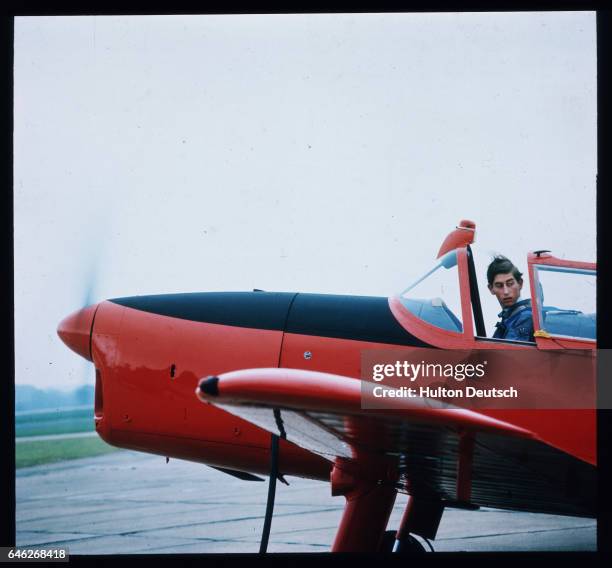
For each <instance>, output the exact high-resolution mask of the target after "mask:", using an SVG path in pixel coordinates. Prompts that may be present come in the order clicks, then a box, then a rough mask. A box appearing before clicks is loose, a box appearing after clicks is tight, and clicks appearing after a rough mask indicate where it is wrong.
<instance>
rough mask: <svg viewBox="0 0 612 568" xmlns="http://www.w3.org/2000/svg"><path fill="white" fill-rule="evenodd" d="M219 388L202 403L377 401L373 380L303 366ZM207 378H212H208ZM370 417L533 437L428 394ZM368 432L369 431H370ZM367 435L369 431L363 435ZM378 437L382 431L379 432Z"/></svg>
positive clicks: (310, 406) (231, 378) (244, 376)
mask: <svg viewBox="0 0 612 568" xmlns="http://www.w3.org/2000/svg"><path fill="white" fill-rule="evenodd" d="M218 378H219V383H218V392H217V394H214V395H210V394H204V393H203V392H202V391H201V390H200V388H199V385H198V388H197V389H196V395H197V397H198V398H199V399H200V400H201V401H202V402H213V403H215V402H216V403H219V404H235V405H241V404H246V405H255V406H266V407H270V408H274V407H281V408H293V409H301V410H314V411H317V410H319V411H326V412H333V413H338V414H355V415H359V414H364V411H363V405H364V401H367V400H370V401H372V400H374V396H373V394H372V389H373V388H374V385H373V384H372V383H363V382H362V381H360V380H356V379H353V378H351V377H343V376H340V375H332V374H330V373H319V372H315V371H305V370H301V369H276V368H267V369H266V368H263V369H245V370H242V371H233V372H229V373H225V374H221V375H219V377H218ZM205 380H207V379H206V378H204V379H202V381H205ZM367 415H368V416H382V417H386V418H397V419H399V420H407V421H412V422H422V423H424V424H438V425H440V426H441V427H442V426H450V427H456V428H464V429H468V430H478V431H482V432H493V433H498V434H503V435H507V436H517V437H521V438H533V437H534V436H533V435H532V433H531V432H529V431H528V430H525V429H523V428H517V427H515V426H514V425H512V424H510V423H506V422H502V421H499V420H496V419H494V418H491V417H489V416H485V415H483V414H481V413H479V412H473V411H470V410H466V409H460V408H454V409H453V408H432V407H431V406H429V405H428V404H427V403H425V402H424V401H423V399H419V398H415V399H410V398H395V399H390V400H389V401H388V404H387V405H386V408H384V409H379V410H375V409H372V410H368V411H367ZM364 434H365V433H364ZM362 437H363V436H362ZM374 439H376V435H375V436H374Z"/></svg>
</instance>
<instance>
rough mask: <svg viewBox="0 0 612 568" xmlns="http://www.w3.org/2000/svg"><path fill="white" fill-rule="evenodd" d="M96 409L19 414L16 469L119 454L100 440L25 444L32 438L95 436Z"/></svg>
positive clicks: (54, 440)
mask: <svg viewBox="0 0 612 568" xmlns="http://www.w3.org/2000/svg"><path fill="white" fill-rule="evenodd" d="M93 431H94V420H93V408H91V407H84V408H83V407H80V408H68V409H62V408H60V409H55V410H48V411H32V412H19V413H17V414H16V416H15V437H16V442H17V443H16V444H15V467H16V468H21V467H29V466H33V465H41V464H45V463H55V462H60V461H64V460H72V459H77V458H85V457H91V456H98V455H101V454H107V453H109V452H115V451H118V448H115V447H114V446H109V445H108V444H107V443H106V442H104V441H103V440H101V439H100V438H99V437H98V436H95V435H94V436H91V437H81V438H64V439H61V438H60V439H51V440H23V438H25V437H28V436H48V435H58V434H59V435H61V434H73V433H80V432H93Z"/></svg>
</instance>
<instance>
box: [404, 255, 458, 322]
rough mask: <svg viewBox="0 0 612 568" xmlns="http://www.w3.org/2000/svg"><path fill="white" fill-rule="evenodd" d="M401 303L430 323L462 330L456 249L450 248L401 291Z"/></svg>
mask: <svg viewBox="0 0 612 568" xmlns="http://www.w3.org/2000/svg"><path fill="white" fill-rule="evenodd" d="M400 300H401V302H402V304H403V305H404V307H405V308H406V309H408V310H409V311H410V312H411V313H413V314H414V315H415V316H417V317H419V318H421V319H422V320H424V321H426V322H427V323H429V324H431V325H435V326H436V327H440V328H442V329H446V330H448V331H454V332H458V333H463V324H462V322H461V295H460V292H459V276H458V271H457V252H456V251H451V252H449V253H447V254H445V255H444V256H443V257H442V258H440V259H439V260H438V262H437V264H436V265H435V266H434V267H433V268H432V269H431V270H429V271H428V272H426V273H425V274H424V275H423V276H421V277H420V278H418V279H417V280H416V281H415V282H414V283H413V284H411V285H410V286H408V288H406V289H405V290H404V291H403V292H402V293H401V294H400Z"/></svg>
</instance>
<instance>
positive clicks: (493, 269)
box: [487, 254, 523, 286]
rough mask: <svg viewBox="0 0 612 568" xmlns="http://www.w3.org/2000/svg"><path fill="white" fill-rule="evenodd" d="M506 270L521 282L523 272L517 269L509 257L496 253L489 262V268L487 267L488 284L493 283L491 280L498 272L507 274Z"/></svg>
mask: <svg viewBox="0 0 612 568" xmlns="http://www.w3.org/2000/svg"><path fill="white" fill-rule="evenodd" d="M508 272H512V276H514V279H515V280H516V281H517V282H522V280H523V273H522V272H520V271H519V269H518V268H517V267H516V266H514V264H512V262H511V261H510V259H508V258H506V257H505V256H503V255H501V254H498V255H497V256H496V257H495V258H494V259H493V261H492V262H491V264H489V268H487V280H488V281H489V286H491V285H492V284H493V280H494V279H495V277H496V276H497V275H498V274H507V273H508Z"/></svg>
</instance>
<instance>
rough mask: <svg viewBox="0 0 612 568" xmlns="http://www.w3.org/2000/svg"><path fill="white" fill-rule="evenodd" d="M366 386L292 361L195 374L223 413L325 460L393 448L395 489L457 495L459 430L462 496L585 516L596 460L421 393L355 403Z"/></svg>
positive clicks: (367, 391) (366, 396)
mask: <svg viewBox="0 0 612 568" xmlns="http://www.w3.org/2000/svg"><path fill="white" fill-rule="evenodd" d="M375 386H376V385H375V384H373V383H370V382H366V381H361V380H359V379H354V378H350V377H343V376H339V375H332V374H328V373H318V372H314V371H303V370H298V369H276V368H272V369H249V370H244V371H235V372H231V373H225V374H223V375H220V376H219V377H215V378H209V379H203V380H202V381H201V382H200V385H199V386H198V390H197V394H198V396H199V397H200V399H201V400H202V401H205V402H211V403H214V404H215V405H217V406H220V407H221V408H223V409H224V410H226V411H227V412H230V413H232V414H235V415H237V416H239V417H240V418H243V419H245V420H248V421H249V422H251V423H253V424H255V425H257V426H259V427H260V428H263V429H265V430H267V431H269V432H272V433H274V434H277V435H279V436H281V437H284V438H286V439H287V440H289V441H291V442H293V443H294V444H297V445H298V446H301V447H302V448H305V449H307V450H309V451H311V452H313V453H316V454H319V455H321V456H323V457H325V458H327V459H329V460H333V459H334V458H335V457H337V456H338V457H351V456H352V455H353V454H352V453H353V451H354V450H360V451H367V452H372V453H374V454H386V455H390V456H397V458H398V460H399V467H400V472H401V476H400V480H399V485H398V489H400V490H403V491H407V492H408V493H410V494H412V495H421V496H427V497H433V496H435V497H437V498H441V499H442V500H444V501H453V502H454V501H457V500H460V499H459V496H458V489H457V486H458V482H457V477H458V470H459V469H458V464H459V454H460V452H459V443H460V438H461V435H462V434H463V435H465V434H467V435H469V436H470V437H471V438H473V440H474V446H473V457H472V463H471V497H470V500H471V502H472V503H474V504H477V505H480V506H486V507H500V508H508V509H518V510H524V511H532V512H540V513H556V514H567V515H578V516H594V515H595V507H596V498H595V487H596V477H595V474H596V468H595V467H594V466H592V465H590V464H588V463H586V462H583V461H581V460H578V459H576V458H574V457H573V456H570V455H568V454H566V453H564V452H562V451H560V450H557V449H555V448H553V447H551V446H549V445H547V444H545V443H544V442H542V441H540V440H539V439H537V438H536V437H535V436H534V435H533V434H532V433H531V432H529V431H527V430H524V429H522V428H518V427H516V426H513V425H512V424H509V423H506V422H502V421H499V420H495V419H493V418H490V417H487V416H484V415H481V414H478V413H477V412H473V411H470V410H465V409H459V408H453V407H450V406H449V405H445V404H442V403H439V402H437V401H433V400H428V399H405V398H395V399H389V406H390V408H385V409H384V410H370V409H367V410H365V409H363V408H362V404H363V402H364V401H367V400H370V401H371V400H372V399H373V394H372V390H373V388H374V387H375Z"/></svg>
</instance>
